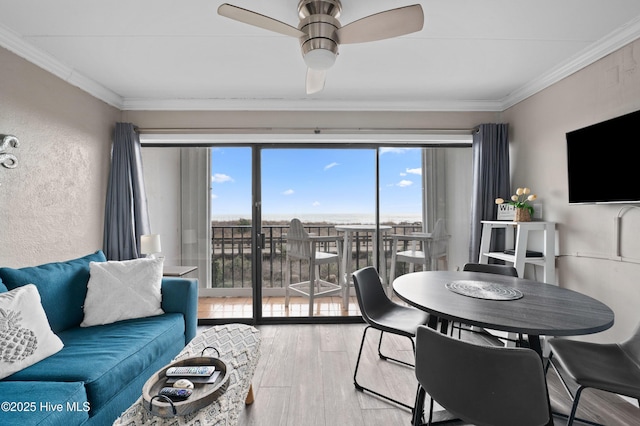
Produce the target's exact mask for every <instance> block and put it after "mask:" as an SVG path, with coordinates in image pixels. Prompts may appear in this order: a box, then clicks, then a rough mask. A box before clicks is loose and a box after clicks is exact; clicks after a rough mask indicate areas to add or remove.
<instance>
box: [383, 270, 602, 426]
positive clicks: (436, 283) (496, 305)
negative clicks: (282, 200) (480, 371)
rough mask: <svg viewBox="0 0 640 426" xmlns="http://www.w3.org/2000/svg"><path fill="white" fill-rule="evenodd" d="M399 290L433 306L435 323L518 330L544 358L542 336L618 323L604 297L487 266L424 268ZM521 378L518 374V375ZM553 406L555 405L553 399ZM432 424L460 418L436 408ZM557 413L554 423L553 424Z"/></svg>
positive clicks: (396, 286) (396, 284)
mask: <svg viewBox="0 0 640 426" xmlns="http://www.w3.org/2000/svg"><path fill="white" fill-rule="evenodd" d="M392 284H393V291H394V292H395V294H396V295H397V296H398V297H399V298H400V299H402V300H403V301H405V302H406V303H408V304H409V305H412V306H415V307H416V308H419V309H422V310H424V311H426V312H429V313H430V314H431V315H430V319H429V323H428V325H429V327H431V328H434V329H435V328H437V327H438V324H440V326H441V331H442V332H444V333H446V331H447V330H446V329H447V324H448V323H449V322H459V323H462V324H467V325H472V326H478V327H481V328H486V329H491V330H500V331H507V332H513V333H518V334H520V335H523V336H526V337H527V340H528V345H529V347H530V349H533V350H534V351H536V352H537V353H538V355H539V356H540V357H541V359H543V352H542V346H541V344H540V336H578V335H585V334H592V333H598V332H600V331H604V330H607V329H608V328H610V327H611V326H613V321H614V314H613V311H612V310H611V309H610V308H609V307H608V306H607V305H605V304H604V303H602V302H600V301H598V300H596V299H594V298H592V297H589V296H587V295H584V294H582V293H578V292H576V291H572V290H569V289H565V288H562V287H558V286H556V285H552V284H545V283H541V282H538V281H532V280H527V279H523V278H517V277H515V278H514V277H507V276H503V275H496V274H487V273H481V272H466V271H464V272H453V271H424V272H413V273H409V274H406V275H402V276H400V277H398V278H396V279H395V280H394V281H393V283H392ZM514 380H517V378H514ZM549 412H551V405H550V404H549ZM434 415H435V417H434V419H433V422H432V424H434V425H435V424H444V423H448V422H450V421H451V420H453V419H455V416H452V415H451V413H449V412H447V410H442V411H439V412H436V413H434ZM553 424H554V422H553V417H551V418H550V419H549V423H548V426H550V425H553Z"/></svg>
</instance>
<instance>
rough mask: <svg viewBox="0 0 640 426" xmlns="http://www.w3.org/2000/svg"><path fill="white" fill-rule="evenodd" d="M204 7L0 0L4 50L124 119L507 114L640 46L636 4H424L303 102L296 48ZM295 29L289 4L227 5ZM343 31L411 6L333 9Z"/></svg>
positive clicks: (439, 0) (199, 0) (393, 3)
mask: <svg viewBox="0 0 640 426" xmlns="http://www.w3.org/2000/svg"><path fill="white" fill-rule="evenodd" d="M222 2H223V1H222V0H220V1H212V0H188V1H177V0H110V1H105V0H102V1H99V0H93V1H87V0H56V1H51V0H20V1H16V0H0V46H3V47H5V48H7V49H9V50H11V51H13V52H15V53H17V54H18V55H20V56H22V57H24V58H26V59H28V60H30V61H31V62H33V63H35V64H37V65H39V66H41V67H43V68H45V69H47V70H49V71H51V72H53V73H54V74H56V75H58V76H59V77H61V78H63V79H65V80H66V81H69V82H70V83H71V84H74V85H76V86H78V87H80V88H82V89H84V90H86V91H87V92H89V93H91V94H93V95H94V96H96V97H98V98H100V99H102V100H104V101H105V102H107V103H109V104H112V105H114V106H117V107H118V108H121V109H130V110H133V109H151V110H157V109H230V110H235V109H265V110H275V109H298V110H299V109H323V110H350V109H355V110H488V111H500V110H503V109H505V108H507V107H509V106H511V105H513V104H515V103H517V102H519V101H520V100H522V99H525V98H526V97H528V96H530V95H531V94H533V93H535V92H537V91H539V90H541V89H543V88H544V87H547V86H548V85H550V84H552V83H554V82H555V81H558V80H559V79H561V78H563V77H565V76H567V75H569V74H571V73H572V72H575V71H576V70H578V69H580V68H582V67H584V66H585V65H588V64H589V63H592V62H593V61H595V60H597V59H599V58H601V57H602V56H604V55H606V54H608V53H610V52H612V51H614V50H616V49H618V48H620V47H621V46H623V45H625V44H627V43H629V42H630V41H633V40H635V39H636V38H638V37H640V1H639V0H422V1H420V2H419V3H420V4H421V5H422V8H423V10H424V14H425V25H424V29H423V30H422V31H420V32H418V33H414V34H409V35H406V36H403V37H398V38H395V39H390V40H384V41H376V42H371V43H364V44H351V45H344V46H341V48H340V55H339V57H338V59H337V61H336V64H335V65H334V67H333V68H332V69H331V70H329V74H328V77H327V82H326V86H325V89H324V91H323V92H321V93H318V94H314V95H306V94H305V84H304V81H305V73H306V68H305V65H304V62H303V60H302V56H301V53H300V47H299V44H298V40H297V39H295V38H292V37H287V36H283V35H279V34H276V33H271V32H269V31H266V30H262V29H260V28H255V27H251V26H249V25H246V24H242V23H239V22H236V21H233V20H230V19H227V18H223V17H221V16H219V15H218V14H217V13H216V10H217V8H218V6H219V5H220V4H221V3H222ZM228 2H229V3H231V4H233V5H236V6H240V7H243V8H246V9H251V10H254V11H256V12H259V13H261V14H264V15H267V16H270V17H273V18H275V19H278V20H280V21H283V22H286V23H288V24H290V25H293V26H297V24H298V16H297V4H298V0H269V1H266V0H263V1H260V0H228ZM342 3H343V4H342V8H343V10H342V14H341V16H340V18H339V20H340V22H341V23H342V25H346V24H348V23H350V22H352V21H355V20H357V19H359V18H362V17H364V16H367V15H370V14H373V13H377V12H380V11H383V10H387V9H392V8H396V7H401V6H406V5H409V4H413V3H415V0H403V1H399V0H368V1H362V0H360V1H356V0H342ZM0 78H1V77H0Z"/></svg>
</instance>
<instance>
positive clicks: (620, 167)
mask: <svg viewBox="0 0 640 426" xmlns="http://www.w3.org/2000/svg"><path fill="white" fill-rule="evenodd" d="M566 139H567V173H568V178H569V181H568V184H569V185H568V186H569V203H570V204H597V203H640V154H638V153H639V152H640V111H636V112H632V113H629V114H626V115H622V116H620V117H616V118H613V119H611V120H607V121H603V122H601V123H597V124H593V125H591V126H588V127H585V128H582V129H578V130H574V131H571V132H568V133H567V134H566Z"/></svg>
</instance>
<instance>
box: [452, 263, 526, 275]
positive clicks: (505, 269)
mask: <svg viewBox="0 0 640 426" xmlns="http://www.w3.org/2000/svg"><path fill="white" fill-rule="evenodd" d="M462 270H463V271H469V272H484V273H486V274H497V275H506V276H508V277H517V276H518V271H517V270H516V268H514V267H513V266H508V265H495V264H492V263H467V264H465V265H464V266H463V267H462Z"/></svg>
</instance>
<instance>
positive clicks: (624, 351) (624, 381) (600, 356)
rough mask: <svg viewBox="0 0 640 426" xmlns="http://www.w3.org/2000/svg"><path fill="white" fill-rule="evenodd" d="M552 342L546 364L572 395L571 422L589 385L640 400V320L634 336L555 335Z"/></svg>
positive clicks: (639, 402) (550, 341) (550, 342)
mask: <svg viewBox="0 0 640 426" xmlns="http://www.w3.org/2000/svg"><path fill="white" fill-rule="evenodd" d="M549 345H550V347H551V353H550V355H549V363H548V364H547V365H552V366H553V369H554V370H555V371H556V373H557V374H558V376H559V377H560V380H562V383H563V385H564V387H565V390H566V391H567V393H569V395H570V396H571V398H572V399H573V404H572V407H571V414H569V419H568V422H567V425H568V426H570V425H572V424H573V422H574V420H576V412H577V409H578V403H579V401H580V395H581V394H582V391H583V390H585V389H586V388H593V389H599V390H602V391H606V392H611V393H615V394H619V395H624V396H627V397H630V398H635V399H636V400H638V404H640V324H638V325H637V326H636V329H635V332H634V333H633V334H632V335H631V337H630V338H628V339H627V340H625V341H623V342H622V343H593V342H582V341H578V340H568V339H561V338H555V339H551V340H549ZM554 360H555V361H554ZM556 363H557V364H558V365H556ZM558 367H560V368H558ZM563 372H564V374H566V375H568V376H569V377H568V378H570V379H571V380H572V381H573V382H575V383H577V385H578V388H577V390H576V391H575V394H574V393H572V392H571V390H570V389H569V385H568V383H567V381H568V380H567V377H565V376H564V375H563Z"/></svg>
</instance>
